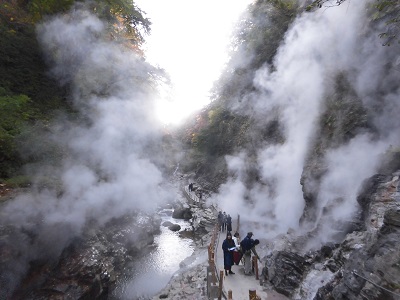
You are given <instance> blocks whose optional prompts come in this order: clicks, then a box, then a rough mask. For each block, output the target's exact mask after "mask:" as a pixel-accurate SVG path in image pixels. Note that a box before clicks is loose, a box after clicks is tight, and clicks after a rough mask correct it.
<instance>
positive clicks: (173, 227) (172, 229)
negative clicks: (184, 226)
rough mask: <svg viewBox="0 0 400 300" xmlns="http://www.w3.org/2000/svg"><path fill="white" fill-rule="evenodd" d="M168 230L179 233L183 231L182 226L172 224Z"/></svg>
mask: <svg viewBox="0 0 400 300" xmlns="http://www.w3.org/2000/svg"><path fill="white" fill-rule="evenodd" d="M168 229H169V230H171V231H179V230H181V226H180V225H178V224H172V225H171V226H168Z"/></svg>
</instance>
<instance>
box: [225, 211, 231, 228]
mask: <svg viewBox="0 0 400 300" xmlns="http://www.w3.org/2000/svg"><path fill="white" fill-rule="evenodd" d="M226 231H228V232H231V231H232V218H231V215H229V214H228V215H227V216H226Z"/></svg>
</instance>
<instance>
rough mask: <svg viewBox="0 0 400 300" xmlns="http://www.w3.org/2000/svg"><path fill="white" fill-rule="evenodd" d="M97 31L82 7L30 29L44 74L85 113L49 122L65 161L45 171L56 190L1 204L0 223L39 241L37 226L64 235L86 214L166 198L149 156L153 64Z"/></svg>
mask: <svg viewBox="0 0 400 300" xmlns="http://www.w3.org/2000/svg"><path fill="white" fill-rule="evenodd" d="M104 29H105V26H104V24H103V23H102V22H101V21H100V20H99V19H98V18H96V17H95V16H93V15H91V14H90V13H88V12H86V11H84V10H75V11H74V12H72V13H71V14H70V15H68V16H64V17H58V18H55V19H52V20H50V21H48V22H46V23H44V24H42V25H41V26H40V27H39V28H38V36H39V40H40V42H41V44H42V46H43V49H44V52H45V54H46V56H47V58H48V60H49V63H50V64H51V66H52V68H51V73H52V75H53V76H55V77H56V78H57V79H59V80H60V82H61V83H62V84H65V85H66V86H68V87H70V88H71V91H72V94H73V99H72V100H73V103H74V106H75V109H77V110H78V111H79V112H80V114H81V115H83V116H85V118H86V119H85V120H84V122H83V123H84V124H82V123H81V124H80V125H76V124H73V123H72V122H69V123H64V124H62V125H61V124H60V125H58V126H54V127H52V128H51V130H52V132H53V133H54V135H53V137H52V138H53V140H55V141H57V143H58V145H59V146H60V147H63V152H64V154H65V155H64V156H65V159H64V160H63V163H62V166H61V169H57V168H55V167H54V169H53V171H52V173H51V174H46V176H54V177H55V178H59V180H60V185H61V190H62V194H61V195H56V192H55V191H51V190H46V189H44V190H43V188H42V189H41V191H38V192H37V193H33V194H29V195H22V196H19V197H18V198H16V199H15V200H14V201H11V202H10V203H8V204H7V205H6V206H5V207H4V209H3V210H2V216H1V218H2V222H5V223H8V224H14V225H16V226H21V227H25V228H30V229H32V230H33V231H39V233H38V234H39V235H43V239H46V234H45V233H43V234H42V233H41V232H40V231H41V228H42V229H43V228H52V227H55V226H56V224H64V225H63V228H65V232H64V233H63V235H62V236H63V239H65V240H66V241H67V240H68V238H69V237H72V236H74V235H77V234H79V233H80V232H81V230H82V228H83V226H85V224H86V223H87V221H88V220H96V221H97V222H99V224H104V223H105V222H107V221H109V220H110V219H112V218H114V217H119V216H122V215H124V214H126V213H129V212H133V211H142V212H143V211H144V212H153V211H154V210H155V209H156V208H157V206H158V205H159V204H160V203H162V202H164V201H166V200H171V198H172V197H173V194H172V193H170V191H169V190H168V189H166V187H165V186H162V185H163V183H164V180H163V177H162V174H161V171H160V170H159V169H158V167H157V166H156V165H155V163H154V161H155V160H156V158H154V157H152V151H153V150H152V146H153V145H154V146H156V145H157V143H158V141H159V140H160V137H161V136H160V133H161V130H160V128H159V127H158V125H157V124H158V123H156V122H155V118H154V116H153V115H152V111H153V103H152V101H151V93H154V92H155V87H154V86H153V85H155V84H154V82H153V79H152V73H154V72H156V71H157V70H155V69H154V68H153V67H151V66H150V65H148V64H147V63H146V62H145V61H143V60H142V59H141V58H140V57H139V56H137V55H136V54H134V53H133V52H132V51H131V50H127V49H126V48H124V46H123V45H118V44H116V43H114V42H112V41H110V37H109V36H107V34H106V32H105V31H104ZM39 172H40V170H39V169H38V170H37V174H39ZM39 224H40V225H39ZM42 232H44V231H43V230H42ZM50 240H51V237H49V241H50ZM60 244H62V243H60ZM54 246H55V245H54ZM60 247H61V248H62V247H63V245H60Z"/></svg>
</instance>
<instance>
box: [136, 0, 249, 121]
mask: <svg viewBox="0 0 400 300" xmlns="http://www.w3.org/2000/svg"><path fill="white" fill-rule="evenodd" d="M134 2H135V4H136V5H137V6H138V7H139V8H140V9H142V10H143V11H144V12H146V17H147V18H149V19H150V20H151V22H152V26H151V35H150V36H148V37H147V38H146V44H145V45H144V48H145V55H146V58H147V60H148V61H149V62H150V63H152V64H154V65H158V66H160V67H161V68H163V69H165V70H166V71H167V73H168V74H169V75H170V77H171V81H172V84H173V90H172V91H171V92H166V93H165V95H163V96H162V97H161V98H162V99H158V102H159V104H157V112H156V113H157V115H158V117H159V118H160V120H161V121H162V122H163V123H166V124H178V123H179V122H181V121H182V120H183V119H185V118H186V117H188V115H189V114H191V113H192V112H194V111H196V110H198V109H200V108H201V107H204V106H205V105H207V104H208V103H209V101H210V100H209V90H210V89H211V87H212V84H213V82H214V81H215V80H216V79H218V77H219V75H220V72H221V71H222V68H223V66H224V64H225V63H226V62H227V59H228V47H229V41H230V37H231V34H232V32H233V28H234V25H235V22H236V21H237V20H238V18H239V16H240V14H241V13H242V12H243V11H244V10H245V9H246V7H247V5H249V4H250V3H251V2H252V0H202V1H192V0H135V1H134Z"/></svg>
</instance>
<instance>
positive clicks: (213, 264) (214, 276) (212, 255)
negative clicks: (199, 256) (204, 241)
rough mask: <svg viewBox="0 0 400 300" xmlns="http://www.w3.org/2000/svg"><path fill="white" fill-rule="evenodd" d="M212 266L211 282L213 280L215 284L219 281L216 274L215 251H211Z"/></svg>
mask: <svg viewBox="0 0 400 300" xmlns="http://www.w3.org/2000/svg"><path fill="white" fill-rule="evenodd" d="M210 267H211V282H212V283H213V284H216V282H217V277H216V275H215V261H214V251H212V252H211V262H210Z"/></svg>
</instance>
